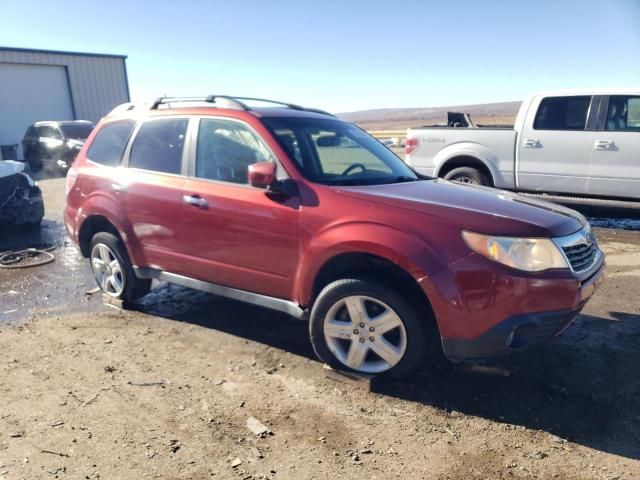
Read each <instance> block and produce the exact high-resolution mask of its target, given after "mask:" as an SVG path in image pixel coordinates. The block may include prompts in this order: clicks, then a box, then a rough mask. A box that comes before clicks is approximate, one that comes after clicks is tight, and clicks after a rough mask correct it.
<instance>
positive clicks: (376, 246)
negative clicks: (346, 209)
mask: <svg viewBox="0 0 640 480" xmlns="http://www.w3.org/2000/svg"><path fill="white" fill-rule="evenodd" d="M303 252H304V255H303V256H302V258H301V259H300V262H299V264H298V269H297V272H296V281H295V285H297V286H298V287H297V291H296V292H294V295H295V298H296V299H297V300H298V302H299V303H300V304H301V305H309V304H310V303H311V300H312V295H313V285H314V282H315V280H316V277H317V275H318V273H319V272H320V271H321V269H322V267H323V266H324V265H326V264H327V262H329V261H330V260H331V259H333V258H335V257H336V256H339V255H341V254H345V253H362V254H365V255H372V256H376V257H379V258H382V259H384V260H387V261H389V262H391V263H394V264H395V265H397V266H398V267H400V268H401V269H403V270H404V271H406V272H407V273H408V274H409V275H410V276H411V277H413V278H414V279H415V280H416V282H418V281H419V280H420V279H422V278H424V277H425V276H427V275H429V274H431V273H433V272H435V271H438V270H440V269H441V268H442V267H444V265H443V264H442V260H441V258H440V257H439V256H438V255H437V252H436V251H435V250H434V249H433V248H432V247H431V246H429V245H428V244H427V243H425V242H424V241H423V240H422V239H420V238H418V237H416V236H415V235H412V234H410V233H407V232H404V231H401V230H398V229H395V228H392V227H389V226H387V225H383V224H378V223H375V222H349V223H343V224H339V225H334V226H331V227H329V228H327V229H325V230H323V231H322V232H319V233H318V234H316V235H314V237H313V238H312V239H311V240H310V242H309V244H308V245H307V247H306V248H304V249H303Z"/></svg>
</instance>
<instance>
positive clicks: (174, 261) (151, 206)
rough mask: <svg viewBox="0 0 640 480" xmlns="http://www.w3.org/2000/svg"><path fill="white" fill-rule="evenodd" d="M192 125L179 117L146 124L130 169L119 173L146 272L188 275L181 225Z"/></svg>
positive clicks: (119, 186) (115, 185)
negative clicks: (186, 145) (187, 139)
mask: <svg viewBox="0 0 640 480" xmlns="http://www.w3.org/2000/svg"><path fill="white" fill-rule="evenodd" d="M188 122H189V120H188V119H187V118H179V117H171V118H157V119H151V120H147V121H145V123H143V124H142V125H141V127H140V129H139V130H138V132H137V134H136V136H135V138H134V140H133V143H132V144H131V148H130V151H129V155H128V168H126V169H119V171H117V172H116V173H115V175H114V178H113V180H112V182H113V183H112V188H113V189H115V190H117V191H118V192H119V193H118V194H119V195H121V197H122V199H123V200H122V201H123V205H124V208H125V213H126V216H127V219H128V221H129V223H130V225H131V227H132V229H133V232H134V235H135V237H136V240H137V242H136V243H137V245H138V247H139V248H140V250H141V252H138V253H140V254H141V255H137V256H138V258H142V259H143V262H144V266H146V267H151V268H154V269H158V270H166V271H170V272H174V273H185V272H184V270H183V269H184V258H183V257H182V256H181V255H180V252H179V242H180V238H179V233H178V229H179V228H180V225H179V222H178V221H177V219H178V217H179V215H180V210H181V208H182V188H183V186H184V180H185V179H184V176H183V175H182V173H183V172H182V169H183V162H182V157H183V150H184V143H185V136H186V130H187V125H188ZM125 162H126V160H125Z"/></svg>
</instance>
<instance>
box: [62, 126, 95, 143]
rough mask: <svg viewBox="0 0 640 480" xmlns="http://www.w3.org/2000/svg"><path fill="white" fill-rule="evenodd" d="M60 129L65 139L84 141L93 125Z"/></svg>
mask: <svg viewBox="0 0 640 480" xmlns="http://www.w3.org/2000/svg"><path fill="white" fill-rule="evenodd" d="M60 129H61V130H62V134H63V135H64V136H65V138H74V139H76V140H85V139H86V138H87V137H88V136H89V134H90V133H91V130H93V125H82V124H81V125H61V126H60Z"/></svg>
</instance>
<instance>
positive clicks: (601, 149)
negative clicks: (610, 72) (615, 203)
mask: <svg viewBox="0 0 640 480" xmlns="http://www.w3.org/2000/svg"><path fill="white" fill-rule="evenodd" d="M599 119H600V122H599V125H598V129H597V131H596V132H595V134H594V139H593V145H592V148H593V151H592V153H591V167H590V170H589V194H590V195H605V196H615V197H629V198H640V95H612V96H610V97H603V99H602V105H601V107H600V115H599Z"/></svg>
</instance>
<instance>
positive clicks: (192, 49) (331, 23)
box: [0, 0, 640, 112]
mask: <svg viewBox="0 0 640 480" xmlns="http://www.w3.org/2000/svg"><path fill="white" fill-rule="evenodd" d="M45 3H46V4H45ZM0 46H11V47H22V48H43V49H55V50H75V51H88V52H104V53H118V54H125V55H128V56H129V58H128V60H127V66H128V71H129V83H130V89H131V94H132V98H133V100H134V101H143V100H146V99H149V98H152V97H155V96H157V95H159V94H171V95H200V94H203V95H204V94H208V93H227V94H233V95H246V96H262V97H267V98H275V99H281V100H286V101H290V102H294V103H300V104H303V105H307V106H315V107H318V108H325V109H327V110H330V111H333V112H344V111H352V110H360V109H367V108H381V107H423V106H445V105H461V104H470V103H486V102H494V101H508V100H519V99H522V98H523V97H524V96H525V95H526V94H528V93H530V92H533V91H536V90H541V89H553V88H572V87H607V86H640V0H601V1H600V0H598V1H596V0H580V1H574V0H552V1H548V0H528V1H526V2H525V1H508V0H493V1H489V0H486V1H481V0H477V1H471V0H456V1H438V2H436V1H427V0H424V1H419V0H415V1H403V0H396V1H380V0H352V1H349V0H342V1H339V0H325V1H315V2H313V1H307V0H297V1H289V0H286V1H285V0H271V1H264V0H263V1H259V0H246V1H245V0H233V1H232V0H226V1H225V0H223V1H218V0H210V1H205V0H183V1H172V2H168V1H163V0H156V1H147V0H128V1H123V0H109V1H104V2H103V1H101V2H94V1H91V0H84V1H82V2H76V1H71V0H56V1H55V2H42V1H41V0H40V1H34V0H22V1H20V2H3V4H2V25H1V26H0Z"/></svg>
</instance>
